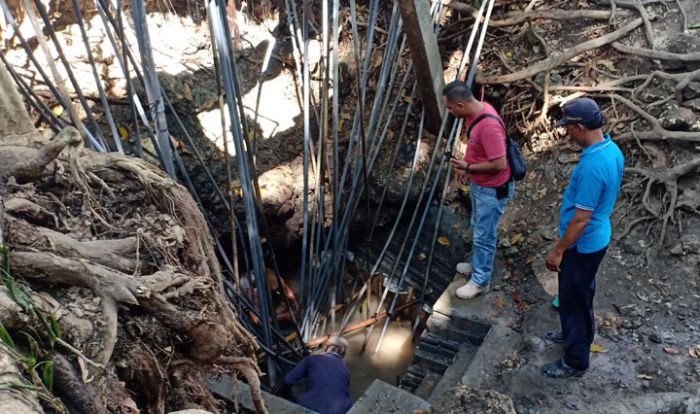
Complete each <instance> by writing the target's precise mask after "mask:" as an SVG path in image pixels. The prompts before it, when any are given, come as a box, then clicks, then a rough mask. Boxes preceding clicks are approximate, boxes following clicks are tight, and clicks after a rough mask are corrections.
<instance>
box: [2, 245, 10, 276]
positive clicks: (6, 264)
mask: <svg viewBox="0 0 700 414" xmlns="http://www.w3.org/2000/svg"><path fill="white" fill-rule="evenodd" d="M0 254H2V271H3V273H5V274H6V275H8V276H9V275H11V274H12V272H11V271H10V249H8V248H7V246H5V245H2V247H0Z"/></svg>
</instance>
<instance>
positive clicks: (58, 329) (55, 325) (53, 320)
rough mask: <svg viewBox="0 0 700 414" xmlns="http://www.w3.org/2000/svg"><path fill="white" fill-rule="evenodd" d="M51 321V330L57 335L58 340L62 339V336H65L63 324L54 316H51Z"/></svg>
mask: <svg viewBox="0 0 700 414" xmlns="http://www.w3.org/2000/svg"><path fill="white" fill-rule="evenodd" d="M49 320H50V321H51V328H52V329H53V333H54V334H55V335H56V338H60V337H61V335H63V331H62V330H61V324H59V323H58V321H57V320H56V318H54V317H53V316H49Z"/></svg>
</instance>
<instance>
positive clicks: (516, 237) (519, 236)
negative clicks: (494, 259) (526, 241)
mask: <svg viewBox="0 0 700 414" xmlns="http://www.w3.org/2000/svg"><path fill="white" fill-rule="evenodd" d="M522 238H523V235H522V234H521V233H518V234H516V235H514V236H513V237H511V238H510V244H516V243H517V242H519V241H520V240H521V239H522Z"/></svg>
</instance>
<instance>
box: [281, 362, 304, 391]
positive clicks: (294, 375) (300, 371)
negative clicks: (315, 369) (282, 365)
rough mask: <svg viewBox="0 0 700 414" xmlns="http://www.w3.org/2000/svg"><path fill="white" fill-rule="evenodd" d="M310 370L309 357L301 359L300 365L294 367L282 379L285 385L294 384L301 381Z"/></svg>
mask: <svg viewBox="0 0 700 414" xmlns="http://www.w3.org/2000/svg"><path fill="white" fill-rule="evenodd" d="M308 370H309V357H306V358H304V359H302V360H301V362H300V363H299V365H297V366H296V367H294V369H292V370H291V371H289V373H288V374H287V375H286V376H285V377H284V380H283V381H282V382H283V383H284V384H285V385H294V384H296V383H297V382H299V380H300V379H302V378H304V377H305V376H306V374H307V371H308Z"/></svg>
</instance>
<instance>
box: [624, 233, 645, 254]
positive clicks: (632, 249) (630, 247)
mask: <svg viewBox="0 0 700 414" xmlns="http://www.w3.org/2000/svg"><path fill="white" fill-rule="evenodd" d="M648 247H649V246H647V243H646V240H644V239H635V238H632V237H627V238H625V241H624V242H623V248H624V249H625V251H626V252H627V253H630V254H634V255H640V254H642V253H644V252H645V251H646V250H647V248H648Z"/></svg>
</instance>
